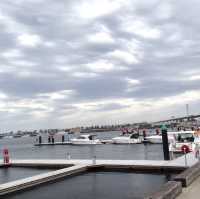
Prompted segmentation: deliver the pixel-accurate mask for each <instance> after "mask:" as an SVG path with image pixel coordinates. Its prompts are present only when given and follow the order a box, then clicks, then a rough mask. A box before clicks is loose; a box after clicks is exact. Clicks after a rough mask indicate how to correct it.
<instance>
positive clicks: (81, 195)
mask: <svg viewBox="0 0 200 199" xmlns="http://www.w3.org/2000/svg"><path fill="white" fill-rule="evenodd" d="M165 182H166V177H165V176H164V175H155V174H138V173H137V174H136V173H120V172H97V173H93V172H92V173H86V174H83V175H80V176H75V177H72V178H69V179H67V180H62V181H58V182H56V183H51V184H46V185H42V186H41V187H35V188H34V189H32V190H28V191H25V192H20V193H17V194H13V195H9V196H6V197H4V199H27V198H29V199H33V198H37V199H55V198H59V199H66V198H67V199H104V198H109V199H122V198H123V199H133V198H142V197H144V196H146V195H147V194H150V193H152V192H154V191H156V190H158V189H159V188H160V187H161V186H162V185H163V184H164V183H165Z"/></svg>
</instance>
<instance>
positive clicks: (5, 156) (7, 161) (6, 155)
mask: <svg viewBox="0 0 200 199" xmlns="http://www.w3.org/2000/svg"><path fill="white" fill-rule="evenodd" d="M3 164H4V166H10V165H11V163H10V156H9V151H8V149H7V148H5V149H3Z"/></svg>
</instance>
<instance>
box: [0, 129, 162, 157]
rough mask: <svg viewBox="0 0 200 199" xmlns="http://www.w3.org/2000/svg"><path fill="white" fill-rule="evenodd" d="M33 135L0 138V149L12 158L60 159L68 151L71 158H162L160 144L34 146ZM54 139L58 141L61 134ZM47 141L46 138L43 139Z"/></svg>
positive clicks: (107, 136) (103, 135)
mask: <svg viewBox="0 0 200 199" xmlns="http://www.w3.org/2000/svg"><path fill="white" fill-rule="evenodd" d="M119 134H120V132H104V133H98V137H99V138H105V139H110V138H111V137H115V136H118V135H119ZM35 139H36V138H35V137H23V138H15V139H12V138H7V139H6V138H4V139H1V140H0V150H1V151H2V149H3V148H5V147H7V148H8V149H9V151H10V154H11V158H13V159H31V158H37V159H48V158H50V159H60V158H62V159H63V158H66V157H67V153H70V155H71V158H77V159H88V158H92V157H93V156H94V155H96V157H97V159H98V158H99V159H149V160H162V159H163V153H162V145H160V144H148V145H144V144H131V145H113V144H102V145H96V146H91V145H87V146H71V145H64V146H59V145H58V146H40V147H38V146H34V145H33V144H34V141H35ZM43 140H44V139H43ZM56 140H58V141H60V140H61V136H60V137H59V136H57V138H56ZM44 141H45V142H47V138H45V140H44Z"/></svg>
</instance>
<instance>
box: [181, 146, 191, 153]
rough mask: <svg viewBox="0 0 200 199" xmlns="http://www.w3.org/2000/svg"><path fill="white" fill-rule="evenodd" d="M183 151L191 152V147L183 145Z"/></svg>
mask: <svg viewBox="0 0 200 199" xmlns="http://www.w3.org/2000/svg"><path fill="white" fill-rule="evenodd" d="M181 151H182V152H183V153H189V152H190V148H189V146H188V145H183V146H182V147H181Z"/></svg>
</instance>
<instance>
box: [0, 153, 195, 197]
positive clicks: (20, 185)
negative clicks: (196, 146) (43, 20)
mask: <svg viewBox="0 0 200 199" xmlns="http://www.w3.org/2000/svg"><path fill="white" fill-rule="evenodd" d="M10 163H11V165H10V166H11V167H45V168H48V167H49V168H59V170H55V171H51V172H48V173H44V174H40V175H36V176H33V177H28V178H24V179H21V180H16V181H13V182H8V183H5V184H1V185H0V195H5V194H9V193H14V192H17V191H20V190H25V189H27V188H31V187H34V186H38V185H40V184H44V183H47V182H53V181H56V180H58V179H61V178H64V177H70V176H73V175H78V174H81V173H84V172H88V171H90V170H102V169H103V170H104V169H107V170H111V171H112V170H124V171H126V170H131V171H133V172H150V173H151V172H158V173H159V172H173V171H174V172H177V171H179V172H180V171H184V170H185V169H187V168H190V167H193V166H195V164H197V163H198V159H196V158H195V157H194V154H193V153H188V154H186V156H181V157H179V158H177V159H174V160H170V161H164V160H102V159H95V158H93V159H53V160H52V159H26V160H20V159H15V160H11V162H10ZM0 166H4V165H3V163H0ZM180 184H181V183H180V181H179V182H175V181H171V182H169V183H168V185H167V186H164V187H165V188H164V190H163V191H162V192H161V193H165V194H168V193H169V192H168V191H167V189H168V188H169V187H171V190H174V192H177V191H178V193H179V192H180V191H181V189H180Z"/></svg>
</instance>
